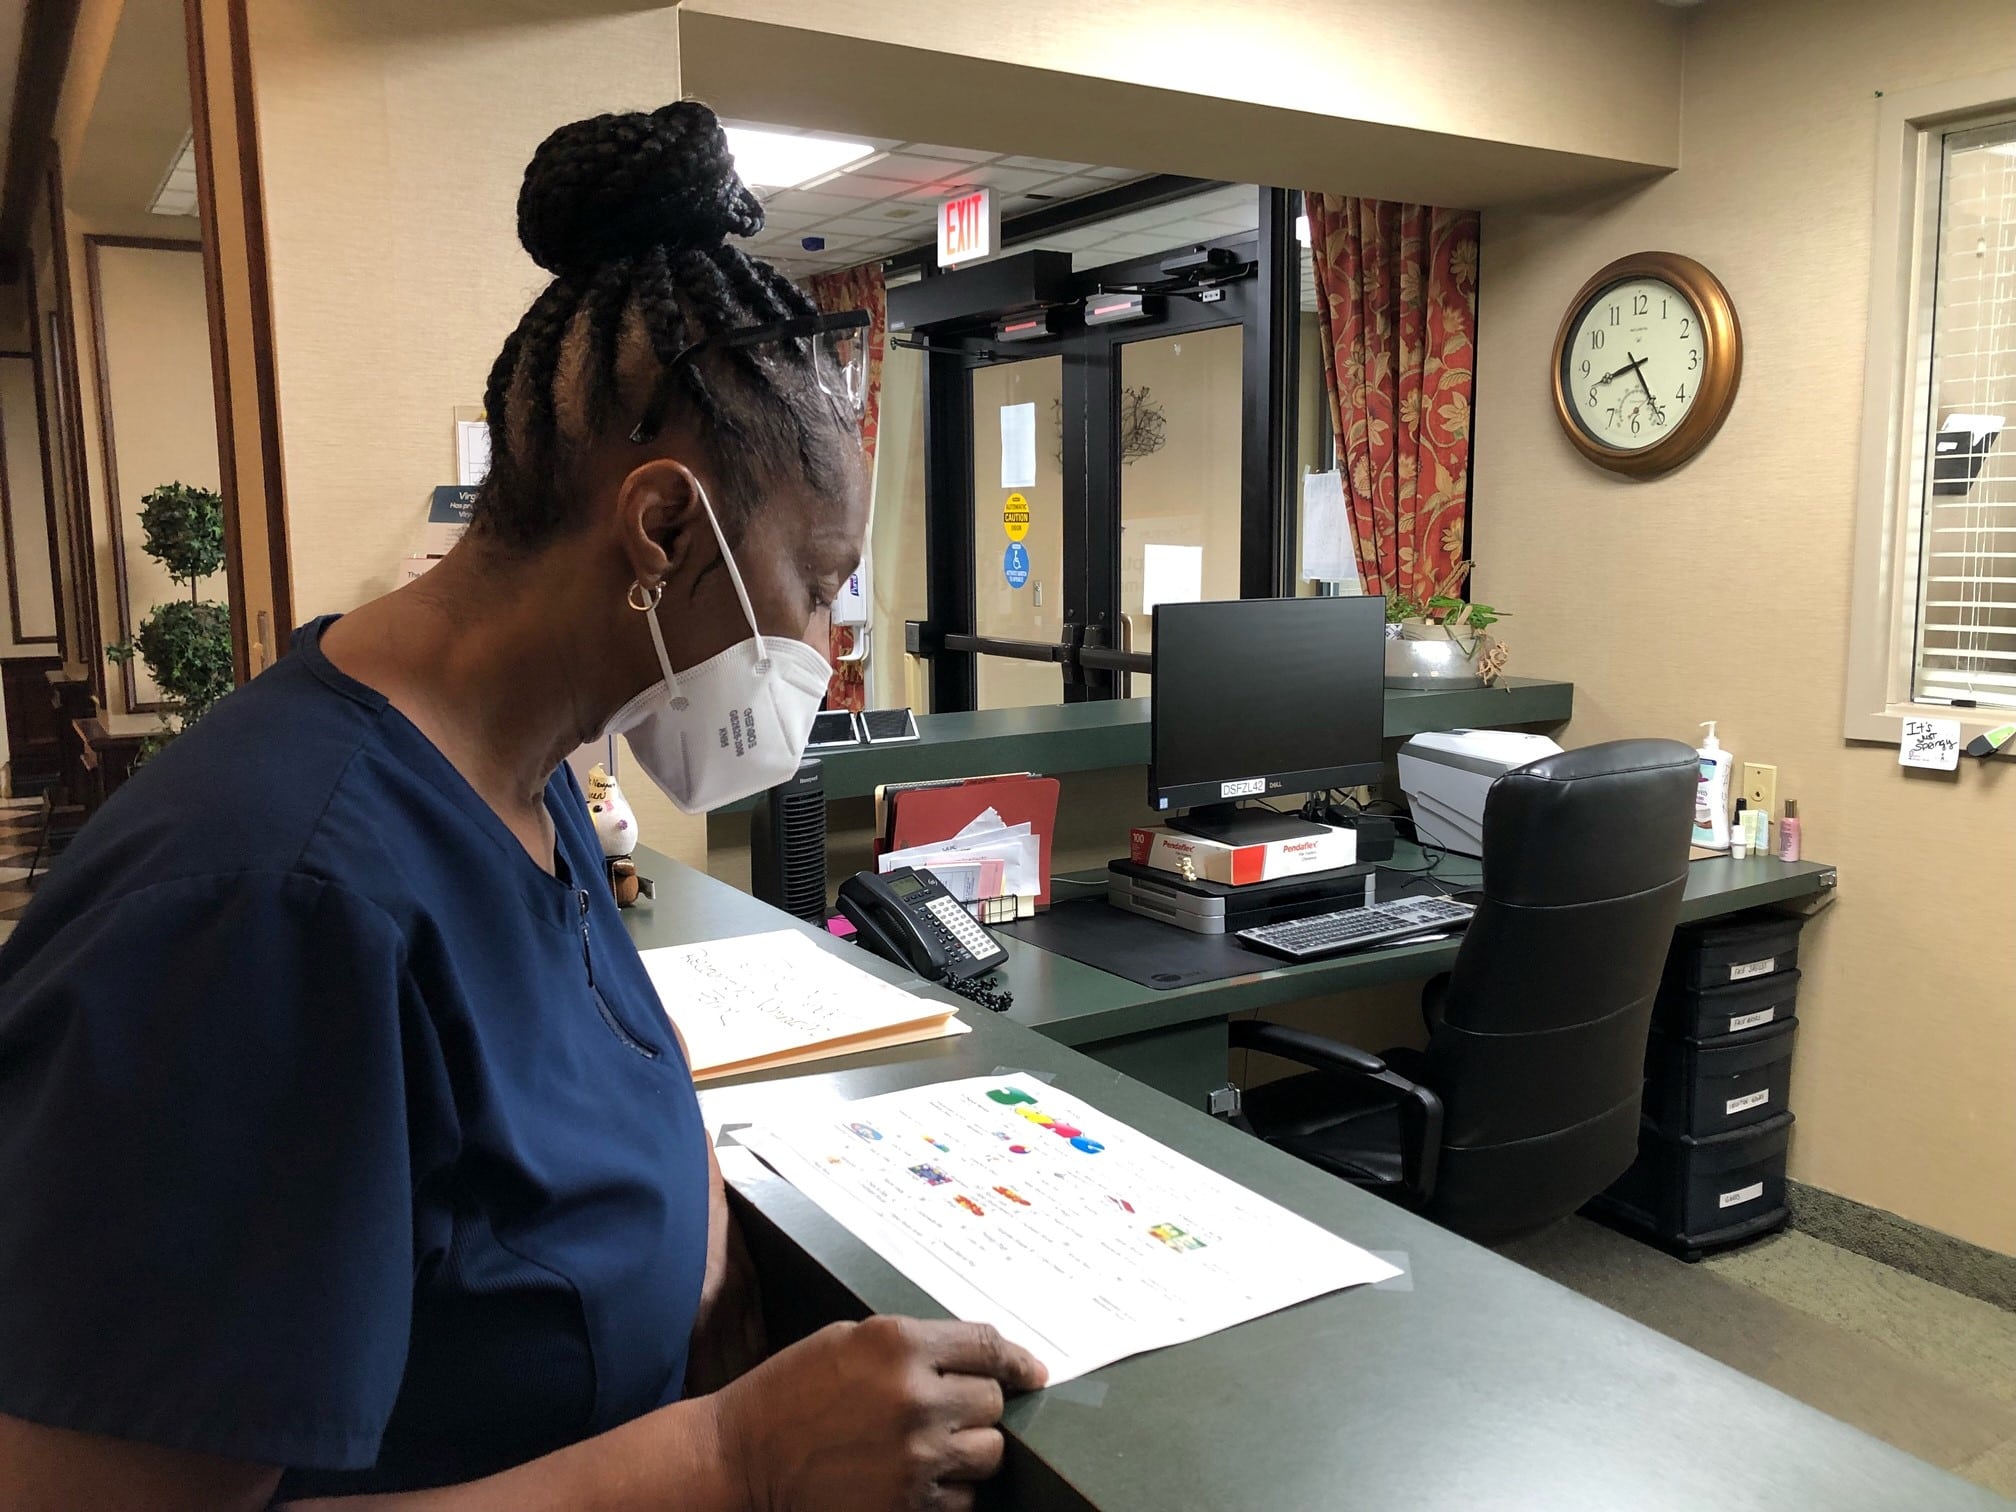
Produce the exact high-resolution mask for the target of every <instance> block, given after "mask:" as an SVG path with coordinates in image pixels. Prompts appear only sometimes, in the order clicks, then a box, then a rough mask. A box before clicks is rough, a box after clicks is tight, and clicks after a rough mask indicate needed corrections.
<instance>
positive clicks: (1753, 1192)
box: [1716, 1181, 1764, 1208]
mask: <svg viewBox="0 0 2016 1512" xmlns="http://www.w3.org/2000/svg"><path fill="white" fill-rule="evenodd" d="M1763 1195H1764V1183H1763V1182H1761V1181H1753V1182H1751V1183H1750V1185H1748V1186H1746V1187H1738V1188H1736V1190H1735V1191H1733V1192H1724V1193H1723V1194H1722V1195H1721V1197H1720V1198H1719V1199H1717V1202H1716V1206H1718V1207H1725V1208H1732V1207H1741V1206H1742V1205H1743V1204H1744V1203H1746V1202H1755V1201H1756V1200H1757V1199H1758V1198H1759V1197H1762V1196H1763Z"/></svg>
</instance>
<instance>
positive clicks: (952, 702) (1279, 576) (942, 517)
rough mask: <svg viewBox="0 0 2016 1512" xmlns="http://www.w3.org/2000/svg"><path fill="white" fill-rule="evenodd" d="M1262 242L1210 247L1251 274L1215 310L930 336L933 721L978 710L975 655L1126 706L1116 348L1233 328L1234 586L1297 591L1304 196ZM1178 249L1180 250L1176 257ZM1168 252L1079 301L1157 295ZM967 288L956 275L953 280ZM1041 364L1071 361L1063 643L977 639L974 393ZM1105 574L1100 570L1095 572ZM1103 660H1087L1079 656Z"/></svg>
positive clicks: (1263, 229) (1137, 263) (1267, 593)
mask: <svg viewBox="0 0 2016 1512" xmlns="http://www.w3.org/2000/svg"><path fill="white" fill-rule="evenodd" d="M1256 193H1257V195H1258V196H1259V231H1258V233H1257V235H1256V234H1252V233H1235V234H1232V235H1228V236H1225V237H1221V238H1217V239H1215V240H1213V241H1212V242H1209V243H1207V244H1206V245H1210V246H1224V247H1232V248H1235V249H1240V250H1242V251H1244V252H1245V253H1246V255H1247V256H1248V257H1249V258H1251V259H1252V261H1253V264H1254V272H1253V274H1252V275H1251V276H1250V277H1247V278H1244V279H1241V280H1238V281H1236V282H1233V283H1229V284H1225V285H1222V286H1220V290H1219V291H1218V292H1219V297H1218V298H1216V299H1214V300H1212V301H1210V302H1202V301H1199V300H1198V299H1197V298H1195V297H1194V296H1185V295H1175V296H1169V297H1167V298H1165V300H1164V303H1163V309H1162V312H1161V313H1160V314H1159V315H1158V316H1156V317H1154V318H1153V319H1151V320H1149V321H1143V322H1139V323H1129V324H1126V325H1120V326H1104V327H1094V328H1090V329H1082V328H1081V329H1075V330H1070V331H1067V332H1064V333H1062V334H1060V335H1056V336H1047V337H1043V338H1041V339H1038V340H1035V341H1030V342H1027V343H1016V344H1014V345H1013V346H1003V345H1001V344H999V343H997V342H995V341H993V340H991V339H990V338H987V337H967V338H965V339H964V340H952V339H947V338H943V337H940V338H933V339H931V340H930V342H929V344H928V346H927V349H926V357H925V389H924V425H925V549H926V553H927V556H928V559H929V561H928V567H927V571H926V587H927V594H928V605H929V608H928V616H929V618H928V621H927V622H926V623H925V624H924V625H922V626H920V627H919V630H918V633H916V634H914V635H913V636H912V638H911V641H912V649H913V650H916V651H918V652H920V653H922V654H925V655H927V656H928V657H929V659H930V662H931V672H930V679H929V682H930V688H931V699H932V708H933V709H934V710H936V711H938V712H950V711H955V710H968V709H971V708H973V707H974V705H975V703H976V701H977V694H978V676H977V662H976V658H977V657H978V656H981V655H996V656H1016V657H1021V658H1024V659H1027V660H1035V661H1060V662H1062V663H1063V664H1064V698H1065V701H1066V702H1067V703H1081V702H1087V701H1093V700H1100V699H1110V698H1116V697H1122V696H1125V688H1126V676H1127V670H1126V669H1124V667H1122V666H1116V665H1114V663H1115V662H1116V661H1119V660H1120V658H1118V657H1116V656H1114V655H1113V653H1114V652H1116V651H1118V650H1119V649H1120V647H1121V642H1122V638H1123V637H1122V634H1121V621H1120V605H1121V586H1120V582H1121V560H1120V550H1119V547H1120V513H1121V508H1120V505H1121V494H1120V479H1121V468H1122V459H1121V457H1120V455H1119V448H1118V445H1117V434H1118V432H1117V419H1118V413H1119V406H1120V402H1121V399H1120V387H1121V385H1120V365H1121V355H1120V349H1121V348H1123V347H1125V346H1129V345H1131V344H1133V343H1134V342H1137V341H1150V340H1154V339H1156V338H1157V337H1163V336H1173V335H1180V334H1182V333H1183V332H1185V331H1193V330H1209V329H1215V328H1217V327H1221V326H1227V325H1237V326H1240V327H1241V328H1242V330H1243V333H1244V339H1243V347H1242V353H1241V367H1240V386H1241V402H1242V406H1243V419H1244V423H1243V426H1242V437H1243V440H1242V449H1241V456H1240V529H1239V585H1240V595H1241V597H1245V598H1267V597H1274V596H1277V595H1279V594H1281V593H1283V592H1286V591H1289V589H1290V587H1291V586H1292V583H1293V577H1292V570H1293V569H1292V563H1293V559H1294V547H1295V543H1294V521H1295V512H1294V509H1293V502H1292V497H1291V495H1292V490H1293V487H1294V483H1295V478H1294V468H1293V465H1292V459H1293V456H1294V447H1295V435H1294V418H1295V417H1294V398H1295V393H1294V382H1295V373H1296V367H1295V364H1296V338H1297V334H1298V316H1299V314H1300V311H1299V291H1300V283H1299V278H1298V271H1297V263H1296V259H1297V257H1298V256H1299V253H1300V248H1299V247H1298V246H1297V244H1296V241H1295V231H1294V225H1295V218H1294V196H1293V194H1292V193H1291V192H1290V191H1287V190H1282V189H1270V188H1260V189H1258V190H1256ZM1171 250H1175V249H1171ZM1168 255H1169V254H1168V253H1167V252H1164V253H1159V254H1157V255H1155V256H1152V257H1146V258H1134V259H1129V260H1128V261H1125V262H1121V263H1114V264H1110V265H1108V266H1106V267H1102V268H1096V269H1090V270H1087V271H1086V272H1084V273H1082V274H1080V275H1078V279H1077V280H1076V282H1077V283H1078V284H1079V285H1082V293H1083V294H1085V295H1090V294H1093V293H1096V292H1098V290H1099V289H1100V288H1101V287H1102V286H1111V285H1125V284H1130V283H1145V282H1152V281H1154V280H1156V279H1157V278H1159V276H1160V271H1161V267H1160V265H1161V263H1162V261H1163V260H1164V258H1166V257H1167V256H1168ZM954 276H956V275H954ZM1044 356H1062V358H1063V359H1064V375H1063V402H1064V427H1063V428H1064V541H1063V547H1064V552H1063V562H1064V584H1063V589H1064V622H1065V635H1064V639H1063V640H1062V641H1061V642H1059V643H1057V644H1049V643H1044V642H1034V641H1032V642H1020V641H1003V640H1000V639H996V638H983V637H980V636H978V634H977V626H976V624H975V610H974V588H975V580H974V550H975V546H976V541H975V519H976V505H977V490H976V480H975V478H974V476H973V434H972V382H971V375H972V372H973V370H974V369H975V368H978V367H984V366H992V365H994V364H996V363H998V362H1004V361H1006V362H1019V361H1028V360H1031V359H1035V358H1039V357H1044ZM1101 563H1103V564H1104V567H1105V570H1104V571H1101V570H1099V564H1101ZM1085 650H1090V651H1092V653H1093V658H1092V661H1091V662H1089V663H1088V662H1086V661H1085V660H1083V659H1082V658H1081V654H1080V653H1081V652H1083V651H1085Z"/></svg>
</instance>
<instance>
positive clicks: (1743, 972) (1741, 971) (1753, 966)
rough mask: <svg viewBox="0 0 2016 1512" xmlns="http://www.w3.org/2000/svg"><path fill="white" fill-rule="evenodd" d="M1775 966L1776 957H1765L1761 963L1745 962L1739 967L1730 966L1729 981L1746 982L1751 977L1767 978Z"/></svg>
mask: <svg viewBox="0 0 2016 1512" xmlns="http://www.w3.org/2000/svg"><path fill="white" fill-rule="evenodd" d="M1777 965H1778V957H1776V956H1766V957H1764V959H1763V960H1761V961H1745V962H1744V963H1743V964H1742V965H1741V966H1731V967H1730V968H1729V980H1730V981H1732V982H1747V981H1749V980H1750V978H1752V977H1760V976H1769V975H1771V972H1772V970H1773V969H1774V968H1775V967H1776V966H1777Z"/></svg>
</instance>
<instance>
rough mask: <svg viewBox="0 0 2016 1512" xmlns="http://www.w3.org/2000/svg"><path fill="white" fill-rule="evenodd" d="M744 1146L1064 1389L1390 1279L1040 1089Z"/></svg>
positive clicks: (1322, 1233)
mask: <svg viewBox="0 0 2016 1512" xmlns="http://www.w3.org/2000/svg"><path fill="white" fill-rule="evenodd" d="M736 1138H737V1139H738V1140H739V1141H740V1142H741V1143H742V1144H744V1145H746V1146H747V1147H748V1148H749V1149H751V1150H753V1151H754V1152H755V1153H756V1154H757V1155H758V1156H759V1157H761V1159H762V1160H763V1161H764V1162H765V1164H767V1165H769V1166H770V1168H771V1169H772V1170H774V1171H776V1172H777V1173H778V1174H779V1175H780V1176H782V1177H784V1179H785V1180H787V1181H789V1182H790V1183H791V1184H792V1185H793V1186H795V1187H797V1188H798V1190H799V1191H801V1192H803V1193H804V1194H805V1195H806V1196H807V1197H809V1198H811V1199H812V1201H814V1202H815V1203H817V1204H818V1205H819V1206H820V1207H821V1208H823V1209H825V1210H826V1212H827V1213H829V1214H830V1215H831V1216H832V1217H834V1218H835V1219H837V1220H839V1222H841V1223H842V1224H844V1225H845V1226H846V1227H847V1228H848V1229H850V1230H852V1231H853V1233H854V1235H855V1236H856V1237H857V1238H859V1239H860V1240H862V1241H863V1242H864V1243H866V1244H867V1245H868V1246H869V1247H870V1248H871V1249H873V1250H874V1251H875V1252H876V1253H877V1254H879V1255H881V1256H882V1257H883V1258H884V1259H885V1260H887V1261H889V1262H890V1264H892V1265H894V1266H895V1267H896V1268H897V1269H898V1270H900V1271H901V1272H902V1273H903V1274H904V1275H906V1276H908V1277H909V1278H910V1279H911V1280H912V1281H914V1282H916V1284H917V1285H918V1286H920V1287H922V1288H923V1289H924V1290H925V1291H926V1292H928V1293H930V1295H931V1296H932V1297H934V1298H935V1299H936V1300H937V1301H938V1302H939V1303H940V1304H942V1305H943V1306H944V1307H945V1308H946V1310H947V1311H949V1312H951V1313H952V1314H953V1315H954V1316H955V1317H959V1318H963V1319H966V1320H967V1321H969V1322H979V1323H992V1324H993V1325H994V1326H995V1327H997V1328H999V1329H1000V1330H1001V1332H1002V1333H1003V1334H1005V1335H1006V1336H1007V1337H1008V1338H1010V1339H1012V1340H1013V1341H1014V1342H1016V1343H1018V1344H1021V1345H1023V1346H1024V1347H1026V1348H1027V1349H1029V1350H1030V1351H1031V1352H1032V1353H1033V1354H1035V1355H1036V1357H1037V1358H1038V1359H1040V1360H1041V1361H1042V1362H1043V1363H1044V1365H1046V1366H1047V1367H1049V1371H1050V1382H1051V1384H1052V1385H1056V1384H1058V1383H1059V1382H1062V1381H1068V1380H1070V1379H1071V1378H1072V1377H1073V1376H1076V1375H1081V1374H1083V1373H1084V1372H1085V1371H1088V1370H1092V1369H1095V1368H1097V1367H1098V1366H1100V1365H1104V1364H1108V1363H1110V1362H1111V1361H1114V1360H1119V1359H1124V1358H1126V1357H1127V1356H1128V1355H1132V1354H1139V1353H1140V1352H1141V1351H1143V1350H1146V1349H1159V1348H1161V1347H1162V1346H1164V1345H1168V1344H1180V1343H1182V1342H1183V1341H1185V1340H1187V1339H1196V1338H1201V1337H1203V1336H1204V1335H1205V1334H1208V1333H1215V1332H1216V1331H1217V1330H1219V1329H1221V1328H1230V1327H1232V1326H1233V1325H1235V1324H1238V1323H1243V1322H1245V1321H1247V1320H1248V1319H1251V1318H1258V1317H1261V1316H1263V1315H1265V1314H1267V1313H1271V1312H1275V1311H1278V1310H1279V1309H1281V1308H1284V1307H1292V1306H1293V1305H1294V1304H1296V1303H1297V1302H1303V1301H1307V1300H1308V1299H1309V1298H1311V1297H1317V1296H1321V1295H1323V1294H1324V1293H1325V1292H1332V1291H1337V1290H1339V1289H1341V1288H1343V1287H1347V1286H1357V1285H1360V1284H1363V1283H1365V1282H1373V1281H1383V1280H1387V1279H1389V1278H1391V1277H1393V1276H1397V1275H1399V1274H1400V1272H1399V1271H1398V1270H1397V1269H1395V1268H1394V1267H1393V1266H1391V1265H1389V1264H1387V1263H1386V1262H1385V1261H1384V1260H1382V1259H1380V1258H1379V1257H1378V1256H1376V1255H1372V1254H1369V1253H1367V1252H1366V1251H1365V1250H1362V1249H1360V1248H1358V1247H1357V1246H1356V1245H1354V1244H1348V1243H1346V1242H1345V1241H1344V1240H1342V1239H1339V1238H1338V1237H1337V1236H1336V1235H1334V1234H1331V1233H1329V1232H1327V1231H1326V1230H1324V1229H1321V1228H1318V1227H1317V1226H1316V1225H1315V1224H1313V1223H1311V1222H1309V1221H1308V1220H1307V1219H1306V1218H1302V1217H1300V1216H1299V1215H1297V1214H1295V1213H1291V1212H1289V1211H1288V1210H1287V1209H1286V1208H1283V1207H1281V1206H1279V1205H1278V1204H1276V1203H1273V1202H1269V1201H1268V1200H1267V1199H1266V1198H1264V1197H1261V1196H1258V1195H1257V1194H1255V1193H1253V1192H1249V1191H1247V1190H1246V1189H1245V1188H1244V1187H1242V1186H1240V1185H1238V1184H1237V1183H1236V1182H1233V1181H1230V1180H1228V1179H1227V1178H1225V1177H1224V1176H1221V1175H1219V1174H1218V1173H1217V1172H1216V1171H1213V1170H1211V1169H1209V1168H1208V1167H1206V1166H1202V1165H1199V1164H1198V1163H1197V1162H1196V1161H1194V1160H1191V1159H1189V1158H1187V1157H1186V1156H1183V1155H1179V1154H1177V1153H1176V1152H1175V1151H1174V1150H1172V1149H1169V1148H1168V1147H1167V1146H1166V1145H1162V1144H1158V1143H1157V1142H1156V1141H1154V1140H1152V1139H1150V1138H1148V1137H1147V1136H1146V1135H1145V1134H1141V1133H1138V1132H1136V1131H1135V1130H1133V1129H1130V1128H1129V1127H1127V1125H1125V1124H1123V1123H1120V1122H1118V1121H1117V1120H1115V1119H1112V1118H1108V1117H1107V1116H1106V1115H1105V1114H1103V1113H1101V1112H1099V1111H1098V1110H1097V1109H1096V1108H1093V1107H1091V1106H1090V1105H1088V1104H1087V1103H1085V1102H1083V1101H1081V1100H1079V1099H1077V1098H1074V1097H1071V1096H1068V1095H1067V1094H1065V1093H1063V1092H1059V1091H1058V1090H1057V1089H1056V1088H1054V1087H1049V1086H1045V1085H1044V1084H1043V1083H1042V1082H1040V1081H1038V1080H1036V1079H1035V1078H1033V1077H1027V1076H1018V1075H1015V1074H1014V1073H1006V1074H1003V1075H1000V1076H990V1077H986V1078H976V1079H973V1080H968V1081H956V1082H945V1083H942V1084H940V1085H938V1086H933V1087H915V1088H911V1089H910V1090H908V1091H903V1092H891V1093H887V1094H884V1095H883V1096H880V1097H869V1098H862V1099H860V1100H858V1101H856V1102H851V1103H844V1104H842V1105H841V1106H839V1107H838V1108H825V1109H820V1110H814V1111H809V1112H803V1113H799V1114H796V1115H794V1116H792V1117H790V1118H788V1119H786V1120H784V1121H782V1122H778V1123H774V1124H764V1125H759V1126H758V1127H757V1128H755V1129H753V1130H743V1131H741V1132H740V1133H738V1134H737V1136H736Z"/></svg>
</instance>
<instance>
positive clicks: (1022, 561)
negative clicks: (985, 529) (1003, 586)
mask: <svg viewBox="0 0 2016 1512" xmlns="http://www.w3.org/2000/svg"><path fill="white" fill-rule="evenodd" d="M1001 576H1002V577H1004V578H1006V579H1007V581H1008V586H1009V587H1010V588H1020V587H1021V586H1022V585H1023V584H1024V583H1027V582H1028V581H1029V548H1028V547H1027V546H1024V545H1022V544H1021V543H1020V542H1019V541H1010V542H1009V543H1008V550H1007V551H1006V552H1005V553H1004V554H1003V555H1002V557H1001Z"/></svg>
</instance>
